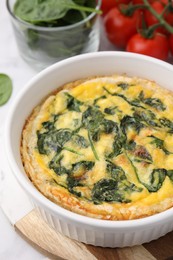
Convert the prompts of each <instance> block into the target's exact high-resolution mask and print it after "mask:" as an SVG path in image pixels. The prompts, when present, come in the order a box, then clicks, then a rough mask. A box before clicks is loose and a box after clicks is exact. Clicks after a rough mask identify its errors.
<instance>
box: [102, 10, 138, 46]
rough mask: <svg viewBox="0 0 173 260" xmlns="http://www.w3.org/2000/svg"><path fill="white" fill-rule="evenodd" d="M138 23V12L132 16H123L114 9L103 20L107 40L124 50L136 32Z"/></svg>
mask: <svg viewBox="0 0 173 260" xmlns="http://www.w3.org/2000/svg"><path fill="white" fill-rule="evenodd" d="M139 23H140V12H139V11H138V10H136V11H135V12H134V13H133V15H132V16H125V15H123V14H122V13H121V12H120V10H119V9H118V8H116V7H115V8H113V9H111V10H110V11H109V12H108V13H107V15H106V16H105V18H104V25H105V30H106V33H107V36H108V39H109V40H110V42H112V43H113V44H115V45H116V46H117V47H120V48H125V46H126V44H127V41H128V40H129V39H130V37H131V36H132V35H133V34H135V33H136V32H137V27H138V24H139Z"/></svg>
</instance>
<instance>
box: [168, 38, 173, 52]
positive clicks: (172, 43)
mask: <svg viewBox="0 0 173 260" xmlns="http://www.w3.org/2000/svg"><path fill="white" fill-rule="evenodd" d="M169 46H170V50H171V54H172V55H173V34H171V35H170V37H169Z"/></svg>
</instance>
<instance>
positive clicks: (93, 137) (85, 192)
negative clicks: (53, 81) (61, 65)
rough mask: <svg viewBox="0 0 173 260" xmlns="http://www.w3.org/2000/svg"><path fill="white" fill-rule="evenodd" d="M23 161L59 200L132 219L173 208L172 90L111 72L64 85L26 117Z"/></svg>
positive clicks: (101, 215) (88, 211)
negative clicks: (105, 75) (103, 75)
mask: <svg viewBox="0 0 173 260" xmlns="http://www.w3.org/2000/svg"><path fill="white" fill-rule="evenodd" d="M21 156H22V161H23V165H24V168H25V171H26V173H27V175H28V176H29V178H30V180H31V181H32V182H33V184H34V185H35V186H36V188H37V189H38V190H39V191H40V192H41V193H42V194H43V195H44V196H46V197H47V198H48V199H50V200H51V201H53V202H55V203H56V204H58V205H60V206H62V207H64V208H66V209H68V210H70V211H73V212H76V213H78V214H82V215H85V216H89V217H94V218H98V219H105V220H129V219H137V218H142V217H146V216H150V215H153V214H156V213H159V212H162V211H164V210H166V209H168V208H170V207H172V206H173V94H172V93H171V92H170V91H168V90H165V89H163V88H161V87H160V86H158V85H157V84H156V83H155V82H152V81H149V80H145V79H140V78H137V77H133V78H130V77H127V76H126V75H114V76H109V77H95V78H91V79H86V80H79V81H75V82H72V83H69V84H67V85H65V86H63V87H62V88H60V89H58V90H57V91H56V92H54V93H51V94H50V95H49V96H48V97H47V98H46V99H45V100H44V101H43V102H42V103H41V104H39V105H38V106H37V107H36V108H35V109H34V110H33V112H32V114H31V115H30V116H29V118H28V119H27V121H26V123H25V126H24V129H23V133H22V140H21Z"/></svg>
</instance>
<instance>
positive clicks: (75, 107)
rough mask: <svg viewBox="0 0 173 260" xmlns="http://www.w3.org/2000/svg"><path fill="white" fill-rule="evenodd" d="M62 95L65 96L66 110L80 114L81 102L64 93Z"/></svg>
mask: <svg viewBox="0 0 173 260" xmlns="http://www.w3.org/2000/svg"><path fill="white" fill-rule="evenodd" d="M64 94H65V95H66V96H67V109H68V110H72V111H76V112H80V106H81V105H83V102H82V101H80V100H78V99H76V98H74V97H73V96H72V95H70V94H69V93H67V92H65V93H64Z"/></svg>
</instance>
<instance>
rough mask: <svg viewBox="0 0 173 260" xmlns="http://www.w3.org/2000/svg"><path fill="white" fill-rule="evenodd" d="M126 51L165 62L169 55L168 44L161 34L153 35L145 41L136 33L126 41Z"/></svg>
mask: <svg viewBox="0 0 173 260" xmlns="http://www.w3.org/2000/svg"><path fill="white" fill-rule="evenodd" d="M126 51H129V52H136V53H140V54H145V55H148V56H152V57H155V58H158V59H161V60H166V59H167V58H168V53H169V42H168V39H167V37H166V36H165V35H163V34H159V33H155V35H154V36H153V38H151V39H146V38H144V37H143V36H142V35H140V34H139V33H137V34H135V35H133V36H132V38H130V40H129V41H128V43H127V47H126Z"/></svg>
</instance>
